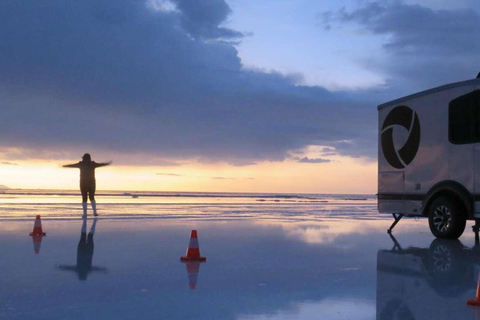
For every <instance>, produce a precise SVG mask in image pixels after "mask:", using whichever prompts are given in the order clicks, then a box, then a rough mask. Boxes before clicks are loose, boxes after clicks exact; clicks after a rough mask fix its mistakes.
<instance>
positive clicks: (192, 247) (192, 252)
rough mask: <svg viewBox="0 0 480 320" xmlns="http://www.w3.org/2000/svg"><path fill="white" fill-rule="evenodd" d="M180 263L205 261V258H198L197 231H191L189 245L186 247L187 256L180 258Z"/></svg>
mask: <svg viewBox="0 0 480 320" xmlns="http://www.w3.org/2000/svg"><path fill="white" fill-rule="evenodd" d="M180 261H184V262H186V261H207V258H205V257H201V256H200V247H199V245H198V238H197V230H192V232H191V234H190V244H189V245H188V249H187V254H186V256H185V257H180Z"/></svg>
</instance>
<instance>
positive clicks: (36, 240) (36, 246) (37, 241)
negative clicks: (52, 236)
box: [32, 234, 43, 254]
mask: <svg viewBox="0 0 480 320" xmlns="http://www.w3.org/2000/svg"><path fill="white" fill-rule="evenodd" d="M42 238H43V236H42V235H38V234H37V235H33V236H32V239H33V250H34V251H35V254H39V253H40V246H41V245H42Z"/></svg>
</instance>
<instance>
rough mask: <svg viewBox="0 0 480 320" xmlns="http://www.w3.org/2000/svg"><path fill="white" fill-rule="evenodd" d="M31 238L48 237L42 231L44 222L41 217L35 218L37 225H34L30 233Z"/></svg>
mask: <svg viewBox="0 0 480 320" xmlns="http://www.w3.org/2000/svg"><path fill="white" fill-rule="evenodd" d="M30 235H31V236H46V235H47V234H46V233H45V232H43V229H42V220H40V215H37V217H36V218H35V224H34V225H33V231H32V232H30Z"/></svg>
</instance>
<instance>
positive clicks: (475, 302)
mask: <svg viewBox="0 0 480 320" xmlns="http://www.w3.org/2000/svg"><path fill="white" fill-rule="evenodd" d="M467 304H468V305H469V306H473V307H478V306H480V274H479V275H478V280H477V294H476V296H475V298H474V299H468V300H467Z"/></svg>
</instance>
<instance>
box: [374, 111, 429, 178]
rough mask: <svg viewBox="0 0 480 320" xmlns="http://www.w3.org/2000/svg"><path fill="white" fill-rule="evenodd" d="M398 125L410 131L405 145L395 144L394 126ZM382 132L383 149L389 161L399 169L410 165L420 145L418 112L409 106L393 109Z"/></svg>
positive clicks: (384, 123)
mask: <svg viewBox="0 0 480 320" xmlns="http://www.w3.org/2000/svg"><path fill="white" fill-rule="evenodd" d="M396 126H400V127H403V128H405V129H406V130H407V131H408V138H407V141H406V142H405V144H404V145H403V146H395V143H394V141H393V128H395V127H396ZM381 134H382V136H381V145H382V151H383V155H384V157H385V159H386V160H387V162H388V163H389V164H390V165H391V166H392V167H394V168H397V169H403V168H405V167H406V166H408V165H409V164H410V163H411V162H412V161H413V159H414V158H415V156H416V155H417V151H418V147H419V146H420V120H419V119H418V115H417V113H416V112H415V111H413V110H412V109H410V108H409V107H407V106H399V107H396V108H394V109H392V111H390V113H389V114H388V115H387V117H386V118H385V121H384V122H383V126H382V133H381Z"/></svg>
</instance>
